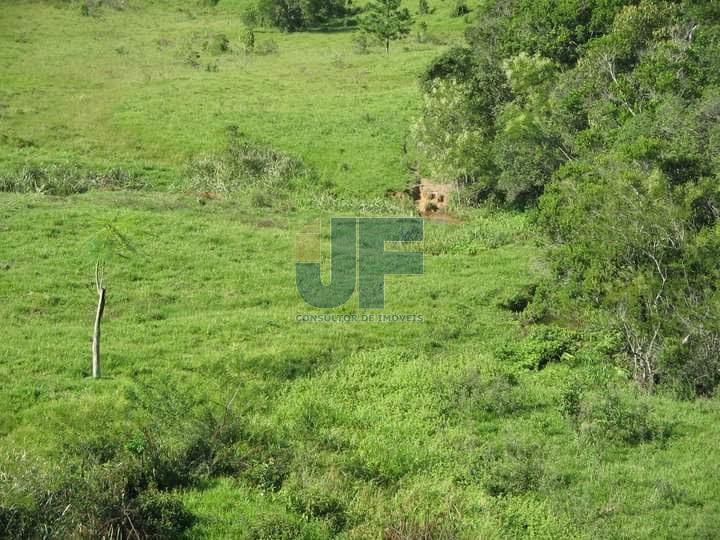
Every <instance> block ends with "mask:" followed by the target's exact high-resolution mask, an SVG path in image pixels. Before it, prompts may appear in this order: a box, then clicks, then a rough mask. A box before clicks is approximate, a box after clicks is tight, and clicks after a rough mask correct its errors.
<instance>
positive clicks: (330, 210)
mask: <svg viewBox="0 0 720 540" xmlns="http://www.w3.org/2000/svg"><path fill="white" fill-rule="evenodd" d="M244 5H245V3H244V2H240V1H237V2H229V1H228V2H224V1H221V2H220V3H219V5H218V6H217V7H216V8H212V9H211V8H201V7H198V6H196V5H195V4H192V5H190V4H187V5H186V4H185V3H163V2H148V3H147V4H145V3H141V2H140V1H139V0H138V1H137V2H130V6H129V7H128V8H127V9H126V10H124V11H115V10H112V9H109V8H106V9H103V10H101V11H100V13H99V15H98V16H93V17H82V16H81V15H80V9H79V5H78V4H72V3H70V4H68V3H66V2H30V1H12V2H6V3H5V4H4V5H3V7H2V11H1V12H0V65H1V66H2V67H1V68H0V69H1V72H0V80H1V83H0V173H2V174H6V173H7V174H9V173H11V172H12V171H14V170H16V169H17V168H20V167H27V166H29V164H61V165H62V164H77V165H79V166H81V167H87V168H91V169H98V170H104V169H107V168H111V167H119V168H122V169H124V170H127V171H130V172H131V173H133V174H137V175H139V176H141V177H142V179H143V182H144V183H145V187H144V189H142V190H90V191H88V192H86V193H80V194H74V195H70V196H65V197H55V196H48V195H44V194H38V193H0V321H2V325H1V326H0V377H1V379H2V381H3V384H2V385H0V458H1V459H0V503H2V504H3V505H4V506H3V507H2V508H8V507H13V505H15V506H17V505H20V506H21V505H22V504H25V502H24V499H23V495H22V494H23V486H22V485H17V484H13V483H12V481H10V480H8V478H15V477H22V475H23V474H30V473H27V471H34V470H36V469H37V470H38V471H41V472H39V473H38V475H42V474H48V475H50V476H51V475H52V471H54V470H56V468H57V467H60V466H61V465H62V462H63V460H70V461H72V460H73V459H78V460H79V459H80V454H79V453H77V449H78V448H84V449H87V448H92V449H93V451H94V452H101V451H106V450H108V446H111V445H112V446H122V447H123V448H129V449H136V448H137V444H138V443H137V441H138V437H140V438H142V437H143V434H144V432H143V431H142V429H141V427H142V426H146V425H147V422H148V418H147V417H146V415H147V413H148V411H147V409H145V408H143V407H142V406H141V401H142V399H145V398H147V396H149V395H155V396H156V398H157V399H156V400H155V401H152V404H153V405H152V406H153V407H154V408H155V409H153V412H154V413H155V414H156V415H157V419H158V420H157V422H158V423H162V424H163V426H166V425H169V426H170V427H168V428H167V429H168V430H169V432H170V433H171V435H168V437H169V438H170V439H172V438H173V437H177V438H181V437H182V436H183V433H184V432H183V430H186V429H187V430H188V431H191V430H192V429H194V427H193V426H194V423H195V422H196V421H200V420H202V418H203V417H202V416H201V413H200V412H199V411H202V410H205V408H206V407H209V408H211V409H213V410H221V411H222V410H223V409H225V408H227V409H230V405H232V410H233V411H234V413H235V414H236V415H237V422H238V423H239V425H240V432H241V433H242V437H241V438H240V440H239V441H235V442H234V443H233V445H232V447H231V448H230V449H229V450H228V451H229V452H230V453H231V454H232V456H234V458H238V457H239V459H240V461H241V463H242V466H241V467H239V468H238V469H237V470H233V471H232V472H220V473H217V474H212V475H207V476H206V477H203V479H202V480H201V481H196V482H192V483H188V484H187V485H184V486H181V487H178V488H177V489H176V490H175V492H176V493H177V494H178V495H179V497H180V499H181V500H182V501H183V502H184V503H185V505H186V506H187V508H188V509H189V510H190V511H191V512H192V513H193V514H195V516H196V517H197V520H196V522H195V524H194V525H193V526H192V528H191V529H190V530H189V531H188V532H187V533H186V534H187V537H188V538H248V539H293V538H308V539H310V538H313V539H320V538H347V539H351V538H353V539H365V538H378V539H379V538H382V539H387V540H394V539H421V538H423V539H425V538H443V539H450V538H462V539H476V538H680V537H684V538H713V537H717V536H718V534H720V491H719V490H718V487H717V479H718V477H719V475H720V467H719V466H718V463H717V459H716V456H715V452H716V450H717V447H718V443H720V428H719V427H718V424H717V422H715V420H716V419H717V418H718V413H719V412H720V411H719V406H718V401H717V399H700V400H696V401H686V402H685V401H678V400H676V399H673V398H671V397H668V396H665V395H663V394H657V395H653V396H646V395H641V394H640V393H639V392H638V391H637V390H636V389H635V387H634V386H633V385H632V384H631V383H630V382H628V377H627V375H626V373H624V372H623V371H622V370H621V369H619V368H618V367H616V366H615V365H614V364H613V363H612V362H609V361H605V357H604V356H603V350H604V347H605V344H604V343H603V342H602V339H594V336H592V335H588V336H587V339H586V340H585V341H584V343H586V345H583V347H582V348H580V349H573V348H571V347H569V346H567V345H565V342H566V337H564V334H561V335H548V334H542V333H540V334H538V332H542V327H540V328H538V327H536V326H535V325H532V324H528V322H527V321H524V320H523V319H522V318H521V317H519V316H518V315H516V314H515V313H513V312H512V311H511V310H508V309H506V308H504V307H502V306H503V304H507V299H508V297H510V296H512V295H513V294H515V293H516V292H517V291H518V290H521V289H522V288H523V287H524V286H527V285H529V284H532V283H535V282H537V281H538V280H540V279H541V278H542V276H544V275H545V274H546V273H547V271H548V270H547V268H546V262H545V260H544V258H543V253H544V249H545V247H544V244H543V241H542V239H541V238H538V237H537V236H536V233H535V232H534V231H533V228H532V225H531V223H530V222H529V218H528V217H527V216H525V215H523V214H514V213H509V212H500V211H494V210H492V209H475V210H465V211H463V212H462V213H461V214H460V218H461V219H460V220H458V221H459V223H440V222H435V221H428V222H426V224H425V240H424V243H423V245H422V250H423V251H424V253H425V260H424V264H425V266H424V273H423V274H422V275H418V276H402V277H389V278H388V279H387V291H386V297H387V303H386V306H385V308H384V310H382V312H379V311H372V312H370V313H373V314H379V313H384V314H387V315H414V316H416V318H418V317H417V316H420V318H421V319H422V320H421V321H417V320H416V321H413V322H400V321H396V322H383V323H377V322H363V321H358V322H350V323H338V322H301V321H298V316H302V315H306V314H319V313H327V311H326V310H318V309H315V308H311V307H310V306H307V305H305V304H304V303H303V301H302V299H301V298H300V296H299V295H298V292H297V290H296V286H295V276H294V264H295V249H296V235H297V233H299V232H302V231H303V230H305V228H306V227H307V226H308V225H309V224H313V223H317V221H318V220H320V222H322V223H327V221H328V220H329V218H330V217H332V216H337V215H361V216H373V215H374V216H378V215H383V216H387V215H412V214H413V209H412V207H411V206H409V205H408V204H407V203H402V202H395V201H393V200H390V199H386V198H383V197H382V196H383V195H384V194H385V192H386V191H387V190H397V189H401V188H403V187H405V186H406V185H408V183H409V182H410V181H411V180H412V177H411V175H410V174H409V173H408V169H407V166H406V163H405V160H406V157H405V156H404V154H403V145H404V144H405V137H406V133H407V130H408V127H409V123H410V121H411V118H412V117H413V115H414V114H415V111H416V107H417V104H418V102H419V90H418V86H417V77H418V75H419V73H420V72H421V71H422V70H423V68H424V67H425V66H426V65H427V63H428V62H429V61H430V59H431V58H432V57H433V56H435V55H436V54H437V53H439V52H440V51H442V50H444V48H445V47H447V46H448V45H449V44H452V43H453V42H455V41H457V40H459V39H460V37H461V34H462V29H463V27H464V25H465V22H464V20H463V19H462V18H451V17H449V11H450V7H451V4H450V2H443V1H436V2H431V5H433V6H434V7H435V8H436V11H435V13H434V14H432V15H429V16H428V17H427V21H428V27H429V31H430V32H431V33H432V34H433V35H434V36H436V38H437V43H435V44H429V43H418V42H417V41H416V40H415V39H413V38H412V37H411V38H408V39H407V40H405V41H402V42H399V43H396V44H393V48H392V50H391V54H390V55H389V56H386V55H385V54H384V53H383V52H382V50H381V48H380V47H375V48H373V49H371V51H370V52H369V53H368V54H358V53H357V52H355V51H354V49H353V45H352V41H351V40H352V36H353V32H352V31H349V30H347V31H325V32H320V31H318V32H311V33H297V34H281V33H277V32H274V31H270V30H263V31H259V32H258V35H257V40H258V42H263V41H264V40H270V39H272V40H274V41H276V43H277V45H278V52H277V54H270V55H266V56H260V55H254V56H247V55H245V54H244V53H242V52H240V51H239V39H240V38H239V36H240V34H241V32H242V26H241V24H240V23H239V21H238V14H239V12H240V9H241V8H242V7H243V6H244ZM410 7H411V8H413V10H415V6H414V5H410ZM218 33H224V34H226V35H227V37H228V38H229V40H230V44H231V51H229V52H227V53H225V54H221V55H217V56H216V55H213V54H212V53H211V52H209V51H206V50H204V48H203V43H204V41H205V40H207V39H208V36H210V37H212V36H213V35H216V34H218ZM191 51H195V52H197V53H198V54H199V57H196V56H192V58H196V63H197V64H198V65H197V66H196V67H193V66H191V65H190V64H189V63H188V61H187V60H188V58H189V55H190V52H191ZM208 66H210V67H209V68H208ZM228 126H237V129H238V130H239V131H240V132H241V133H242V134H243V135H242V136H243V137H246V138H247V139H248V140H250V141H253V142H261V143H271V144H272V145H273V146H274V147H276V148H279V149H281V150H283V151H286V152H290V153H291V154H293V155H297V156H300V157H301V158H302V159H303V160H304V161H305V162H306V163H307V165H309V166H310V167H311V168H313V169H314V171H315V175H314V176H312V178H314V179H316V180H318V186H320V185H321V184H323V182H325V181H329V182H331V183H332V184H333V185H334V187H332V188H330V189H329V190H328V189H326V188H321V187H318V188H317V189H316V190H314V189H313V187H312V186H310V189H309V192H308V191H303V192H301V193H296V192H291V193H288V194H285V196H284V197H282V198H279V199H277V200H272V201H271V202H270V203H269V204H267V205H256V204H252V201H250V200H248V198H247V197H243V196H238V195H229V196H217V197H216V196H211V197H203V196H200V195H198V194H197V193H195V192H193V191H192V190H191V189H190V187H189V185H188V183H187V178H186V175H185V170H186V167H187V164H188V162H189V160H191V159H192V158H193V157H195V156H197V155H199V154H203V153H212V152H218V151H220V150H221V149H222V148H223V147H224V145H225V144H226V136H227V135H226V134H227V128H228ZM306 187H307V186H306ZM333 191H334V192H336V195H337V196H331V194H330V193H331V192H333ZM323 238H324V240H325V241H327V240H328V234H327V232H326V230H325V232H324V233H323ZM325 245H327V242H326V243H325ZM323 249H325V247H323ZM324 255H325V256H326V255H327V253H326V252H325V253H324ZM98 257H102V258H104V259H105V260H106V261H107V263H106V275H105V283H106V286H107V288H108V295H109V296H108V305H107V310H106V313H105V318H104V324H103V351H104V359H103V368H104V375H103V377H102V378H101V379H99V380H94V379H92V378H90V337H91V329H92V320H93V315H94V309H95V302H96V293H95V290H94V283H93V268H94V264H95V261H96V260H97V259H98ZM329 313H331V314H335V315H348V314H358V313H359V314H363V313H366V314H367V313H368V312H367V311H363V310H360V309H359V308H358V306H357V299H356V298H353V300H351V302H350V303H348V304H347V305H345V306H342V307H341V308H337V309H334V310H329ZM575 331H582V330H577V329H576V330H566V332H568V334H572V333H573V332H575ZM538 336H540V337H538ZM543 336H544V337H543ZM138 396H140V397H138ZM142 396H145V398H143V397H142ZM158 396H159V397H158ZM141 398H142V399H141ZM148 399H149V398H148ZM151 420H152V418H151ZM166 427H167V426H166ZM163 429H165V427H163ZM145 442H147V441H145ZM108 451H109V450H108ZM73 452H76V453H75V454H73ZM138 452H141V451H140V450H138ZM218 470H221V471H223V470H224V469H222V467H220V468H219V469H218ZM48 471H49V472H48ZM3 516H4V515H3V514H2V513H0V525H2V524H3V522H2V521H1V520H2V519H3ZM0 533H1V531H0Z"/></svg>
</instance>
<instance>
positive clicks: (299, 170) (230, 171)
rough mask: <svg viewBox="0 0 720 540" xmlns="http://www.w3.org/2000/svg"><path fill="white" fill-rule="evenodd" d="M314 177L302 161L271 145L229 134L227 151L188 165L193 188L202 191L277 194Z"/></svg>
mask: <svg viewBox="0 0 720 540" xmlns="http://www.w3.org/2000/svg"><path fill="white" fill-rule="evenodd" d="M312 177H313V173H312V171H311V170H310V169H309V168H308V167H306V166H305V164H304V163H303V161H302V160H301V159H299V158H296V157H293V156H291V155H289V154H286V153H284V152H281V151H279V150H276V149H275V148H272V147H270V146H265V145H260V144H255V143H251V142H246V141H241V140H240V139H239V137H238V136H236V135H232V134H231V135H230V140H229V142H228V145H227V147H226V148H225V150H223V151H222V152H220V153H218V154H210V155H204V156H200V157H197V158H195V159H193V160H192V161H191V162H190V164H189V166H188V178H189V185H190V189H192V190H194V191H200V192H212V193H224V194H230V193H237V194H248V195H251V196H253V197H255V195H253V194H254V193H255V194H256V193H257V192H258V191H260V192H263V193H265V194H273V193H275V194H278V193H280V192H282V191H285V190H289V189H292V188H294V187H296V186H297V185H299V184H301V183H303V180H307V179H310V178H312Z"/></svg>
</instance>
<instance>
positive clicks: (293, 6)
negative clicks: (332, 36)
mask: <svg viewBox="0 0 720 540" xmlns="http://www.w3.org/2000/svg"><path fill="white" fill-rule="evenodd" d="M257 10H258V12H259V14H260V18H261V19H262V20H263V21H265V22H266V23H267V24H269V25H271V26H275V27H277V28H280V29H281V30H283V31H286V32H295V31H298V30H304V29H306V28H309V27H312V26H316V25H318V24H321V23H325V22H328V21H329V20H331V19H333V18H335V17H340V16H342V15H344V14H345V2H344V0H259V1H258V5H257Z"/></svg>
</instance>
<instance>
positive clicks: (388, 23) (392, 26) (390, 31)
mask: <svg viewBox="0 0 720 540" xmlns="http://www.w3.org/2000/svg"><path fill="white" fill-rule="evenodd" d="M400 3H401V0H377V1H376V2H371V3H370V4H368V7H367V15H366V16H365V17H363V19H362V20H361V21H360V26H361V27H362V29H363V30H364V31H365V32H367V33H369V34H372V35H374V36H375V37H377V38H378V39H379V40H380V41H382V42H383V43H384V44H385V52H386V53H388V54H390V42H391V41H393V40H396V39H399V38H401V37H403V36H406V35H408V34H409V33H410V29H411V28H412V24H413V20H412V16H411V15H410V12H409V11H408V10H407V8H401V7H400Z"/></svg>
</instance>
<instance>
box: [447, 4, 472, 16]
mask: <svg viewBox="0 0 720 540" xmlns="http://www.w3.org/2000/svg"><path fill="white" fill-rule="evenodd" d="M468 13H470V8H469V7H468V5H467V3H466V2H465V0H457V1H456V2H455V5H454V6H453V9H452V11H451V12H450V15H452V16H453V17H462V16H463V15H467V14H468Z"/></svg>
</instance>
